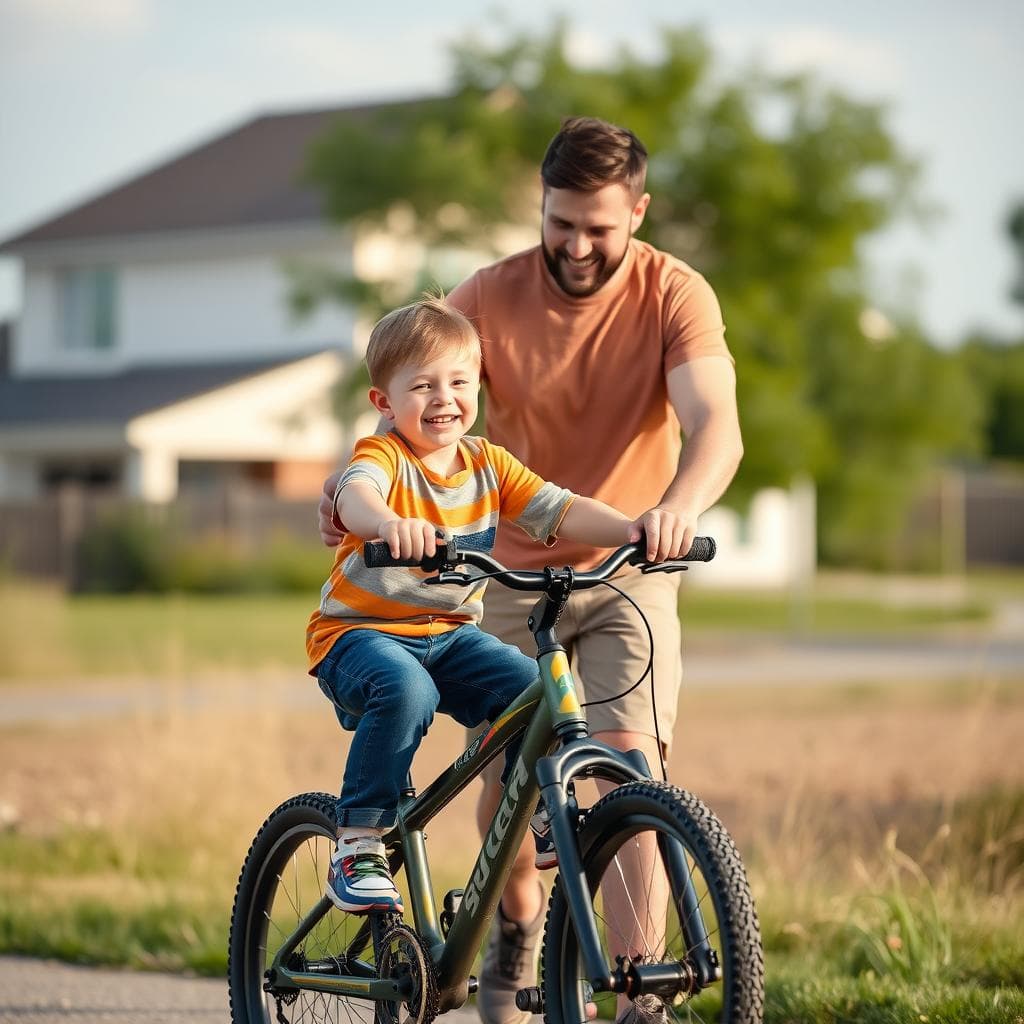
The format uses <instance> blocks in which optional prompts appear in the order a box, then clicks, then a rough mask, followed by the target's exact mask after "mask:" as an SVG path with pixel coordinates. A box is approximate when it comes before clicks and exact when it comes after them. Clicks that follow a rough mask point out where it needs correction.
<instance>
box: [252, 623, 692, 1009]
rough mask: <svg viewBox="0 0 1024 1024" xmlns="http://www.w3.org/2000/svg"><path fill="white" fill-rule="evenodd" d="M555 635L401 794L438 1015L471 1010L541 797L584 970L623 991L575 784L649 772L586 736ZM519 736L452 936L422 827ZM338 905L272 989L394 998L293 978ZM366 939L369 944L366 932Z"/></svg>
mask: <svg viewBox="0 0 1024 1024" xmlns="http://www.w3.org/2000/svg"><path fill="white" fill-rule="evenodd" d="M546 636H547V638H548V642H547V643H544V642H542V638H541V634H540V632H538V644H539V646H540V649H541V653H539V654H538V656H537V662H538V669H539V672H538V676H537V678H536V679H535V680H534V682H533V683H532V684H531V685H530V686H529V687H528V688H527V689H526V690H524V691H523V693H522V694H520V695H519V697H518V698H517V699H516V700H515V701H514V702H513V703H512V704H511V705H509V707H508V708H507V709H506V710H505V712H504V713H503V714H502V715H501V717H500V718H499V719H498V720H497V721H496V722H494V724H493V725H492V726H490V728H488V729H487V730H486V731H484V732H482V733H481V734H480V735H479V736H477V737H476V738H475V739H474V740H473V742H472V743H471V744H470V745H469V747H467V749H466V750H465V751H464V752H463V753H462V754H461V755H460V756H459V757H458V758H456V760H455V761H454V763H452V764H451V765H450V766H449V767H448V768H447V769H445V771H444V772H443V773H442V774H441V775H440V776H439V777H438V778H437V779H436V780H435V781H434V782H433V783H431V784H430V785H429V786H428V787H427V788H426V789H425V790H424V791H423V792H422V793H421V794H419V795H418V796H417V795H415V792H414V791H413V790H412V789H411V788H410V789H409V790H407V791H406V792H405V793H404V794H403V796H402V799H401V801H400V804H399V808H398V815H397V822H396V824H395V826H394V828H393V829H391V830H390V831H389V832H388V833H387V834H386V835H385V836H384V842H385V845H386V846H387V848H388V850H389V851H391V852H390V856H391V861H392V868H393V869H394V868H396V867H397V866H398V865H399V864H401V863H403V862H404V865H405V869H406V878H407V881H408V888H409V902H410V906H411V910H412V915H413V920H414V922H415V925H416V930H417V932H418V933H419V935H420V936H421V938H422V939H423V940H424V942H425V943H426V944H427V946H428V947H429V949H430V953H431V958H432V959H433V961H434V964H435V967H436V971H437V982H438V993H439V999H440V1010H441V1012H444V1011H445V1010H448V1009H452V1008H454V1007H458V1006H461V1005H463V1003H465V1001H466V999H467V998H468V996H469V991H470V971H471V969H472V965H473V961H474V959H475V957H476V955H477V952H478V951H479V949H480V946H481V943H482V942H483V939H484V936H485V933H486V931H487V929H488V927H489V926H490V923H491V920H492V919H493V917H494V913H495V911H496V909H497V906H498V901H499V899H500V898H501V893H502V891H503V889H504V888H505V884H506V882H507V881H508V877H509V875H510V873H511V870H512V864H513V862H514V860H515V856H516V853H517V852H518V850H519V847H520V846H521V844H522V842H523V839H524V837H525V836H526V832H527V830H528V828H529V822H530V818H531V816H532V815H533V812H534V809H535V807H536V804H537V800H538V795H539V794H543V800H544V805H545V807H546V808H547V811H548V814H549V817H550V820H551V829H552V834H553V838H554V841H555V846H556V849H557V850H558V856H559V871H560V873H561V876H562V881H563V885H564V886H565V890H566V894H567V897H568V900H569V908H570V913H571V915H572V918H573V923H574V925H575V928H576V934H577V936H578V939H579V943H580V953H581V957H582V960H583V964H584V967H585V970H586V973H587V974H588V975H589V977H590V979H591V983H592V984H593V986H594V988H595V990H598V991H606V990H611V989H615V988H619V987H621V982H617V981H616V979H615V977H614V975H613V967H612V965H609V964H608V963H607V962H606V959H605V956H604V954H603V953H602V950H601V946H600V940H599V936H598V930H597V923H596V920H595V917H594V908H593V904H592V900H591V897H590V892H589V888H588V885H587V880H586V876H585V874H584V871H583V868H582V866H581V863H580V857H579V851H578V849H577V844H576V841H575V832H576V827H577V820H576V814H575V807H574V801H573V799H572V793H571V789H572V782H573V780H574V779H575V778H579V777H592V776H599V777H601V778H605V779H609V780H611V781H614V782H628V781H633V780H642V779H649V778H650V772H649V770H648V768H647V765H646V761H645V759H644V758H643V755H642V754H640V753H639V751H631V752H629V753H622V752H621V751H617V750H614V749H613V748H611V747H609V746H607V745H606V744H604V743H601V742H600V741H598V740H594V739H592V738H591V737H590V736H589V733H588V732H587V726H586V720H585V718H584V716H583V712H582V710H581V708H580V705H579V701H578V698H577V695H576V688H575V683H574V681H573V678H572V674H571V672H570V670H569V663H568V659H567V657H566V655H565V651H564V649H563V648H562V647H561V646H560V645H559V644H558V643H557V639H555V638H554V633H553V622H552V628H551V631H550V632H549V633H547V634H546ZM520 735H523V742H522V746H521V748H520V750H519V753H518V755H517V757H516V760H515V762H514V763H513V765H512V766H511V768H510V770H509V773H508V778H507V779H506V783H505V790H504V794H503V796H502V800H501V803H500V804H499V807H498V810H497V813H496V814H495V817H494V820H493V821H492V822H491V825H490V827H489V828H488V830H487V834H486V836H485V837H484V839H483V843H482V845H481V849H480V854H479V856H478V857H477V860H476V863H475V865H474V867H473V869H472V871H471V872H470V875H469V879H468V881H467V883H466V887H465V889H464V895H463V898H462V902H461V905H460V906H459V908H458V910H457V911H456V913H455V915H454V917H453V919H452V922H451V926H450V928H449V929H448V934H447V936H444V935H443V934H442V930H441V924H440V919H439V916H438V913H437V906H436V903H435V900H434V894H433V885H432V882H431V877H430V870H429V865H428V860H427V854H426V845H425V842H424V828H425V827H426V825H427V824H428V823H429V822H430V821H431V819H433V818H434V817H435V816H436V815H437V814H438V813H439V812H440V811H441V810H442V809H443V808H444V807H446V806H447V805H448V804H449V803H450V802H451V801H452V800H453V799H455V797H456V796H458V795H459V793H461V792H462V790H463V789H465V788H466V786H467V785H469V783H470V782H472V781H473V780H474V779H475V778H477V776H479V775H480V773H481V772H482V771H483V769H484V768H485V767H486V766H487V765H488V764H489V763H490V762H491V761H492V760H493V759H494V758H495V757H498V756H499V755H500V754H502V753H503V752H504V750H505V749H506V747H508V745H509V744H510V743H511V742H512V741H513V740H514V739H515V738H516V737H517V736H520ZM556 748H557V749H556ZM670 870H672V871H673V874H675V875H677V884H678V885H679V888H680V889H681V890H682V891H683V892H684V896H685V898H684V903H687V904H689V906H690V908H691V913H692V912H694V911H695V912H696V918H695V919H694V929H693V930H694V932H695V938H696V940H697V944H698V945H701V946H704V945H706V944H707V935H706V932H705V931H704V924H703V920H702V919H701V917H700V913H699V908H697V903H696V896H695V894H694V892H693V888H692V883H691V882H690V880H689V875H688V874H687V872H686V868H685V864H683V865H682V867H681V868H680V867H679V865H678V863H677V864H676V865H675V866H674V867H672V866H671V862H670ZM332 907H333V904H332V903H331V902H330V900H329V899H328V898H327V897H326V896H325V897H323V898H322V899H321V900H320V902H319V903H318V904H317V906H316V907H315V908H314V909H313V910H312V911H311V912H310V913H309V914H308V915H307V916H306V918H305V919H304V920H303V921H302V922H300V924H299V926H298V928H297V929H296V930H295V932H293V933H292V935H291V936H289V938H288V939H287V940H286V941H285V943H284V944H283V945H282V946H281V948H280V949H279V950H278V952H277V954H276V956H275V957H274V962H273V964H272V965H271V966H270V968H269V970H268V972H267V973H268V976H269V977H270V978H271V979H272V981H273V984H274V986H275V987H277V988H296V989H307V990H312V991H319V992H326V993H331V994H334V995H338V996H346V997H350V998H360V999H366V1000H378V999H381V1000H394V999H395V998H397V997H398V996H399V995H400V993H399V991H398V987H397V985H396V983H395V982H394V981H393V980H392V979H389V978H376V977H371V976H365V977H355V976H349V975H344V974H337V973H326V972H323V973H322V972H314V971H293V970H290V969H289V968H288V967H287V964H288V962H289V959H290V958H291V956H292V954H293V952H294V951H295V950H296V949H297V947H298V946H299V944H300V943H301V942H302V940H303V939H304V938H305V936H306V935H307V934H308V933H309V932H310V931H311V930H312V929H313V928H314V927H315V925H316V924H317V922H318V921H319V920H320V919H322V918H323V917H324V915H325V914H327V913H328V912H329V911H330V910H331V908H332ZM372 918H373V915H369V916H368V918H367V923H366V928H367V929H369V928H372V927H373V926H374V925H373V922H372ZM360 933H361V935H362V936H363V937H364V938H365V935H366V934H367V933H366V932H365V931H364V930H363V929H360Z"/></svg>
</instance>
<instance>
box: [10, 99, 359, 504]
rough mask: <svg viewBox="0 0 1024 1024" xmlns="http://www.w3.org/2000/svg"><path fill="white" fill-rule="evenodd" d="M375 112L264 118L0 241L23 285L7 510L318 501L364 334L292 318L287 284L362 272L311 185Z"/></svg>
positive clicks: (349, 322)
mask: <svg viewBox="0 0 1024 1024" xmlns="http://www.w3.org/2000/svg"><path fill="white" fill-rule="evenodd" d="M368 109H371V108H349V109H345V110H322V111H312V112H302V113H296V114H284V115H275V116H266V117H258V118H256V119H255V120H253V121H250V122H248V123H246V124H244V125H242V126H240V127H238V128H236V129H234V130H232V131H229V132H227V133H225V134H223V135H221V136H219V137H217V138H215V139H213V140H211V141H209V142H206V143H204V144H202V145H200V146H198V147H196V148H195V149H192V150H190V151H189V152H187V153H184V154H183V155H181V156H179V157H177V158H176V159H172V160H170V161H168V162H166V163H164V164H162V165H160V166H159V167H156V168H154V169H153V170H151V171H149V172H148V173H144V174H142V175H139V176H138V177H135V178H132V179H131V180H129V181H127V182H125V183H124V184H122V185H121V186H119V187H117V188H114V189H112V190H110V191H108V192H105V193H103V194H102V195H99V196H97V197H95V198H94V199H91V200H89V201H87V202H85V203H82V204H81V205H79V206H76V207H75V208H73V209H71V210H68V211H66V212H64V213H61V214H60V215H58V216H56V217H54V218H52V219H51V220H48V221H46V222H45V223H43V224H39V225H37V226H36V227H34V228H31V229H30V230H28V231H25V232H23V233H21V234H19V235H17V236H16V237H13V238H10V239H7V240H6V241H5V242H3V244H2V245H0V251H2V252H4V253H5V254H10V255H14V256H16V257H19V258H20V259H21V261H22V263H23V269H24V273H23V278H24V302H23V308H22V310H21V314H20V316H19V318H18V320H17V321H16V322H15V324H14V325H13V330H12V332H11V341H10V344H9V346H7V362H8V366H7V367H6V372H5V373H4V375H3V376H0V499H3V498H27V497H32V496H36V495H39V494H41V493H44V492H45V491H46V490H47V489H48V488H49V487H51V486H53V485H55V484H59V483H61V482H64V481H69V480H74V481H79V482H82V483H85V484H87V485H89V484H103V485H114V486H116V487H119V488H120V489H121V490H122V491H124V492H125V493H127V494H130V495H134V496H138V497H143V498H147V499H151V500H158V501H164V500H168V499H169V498H171V497H173V496H174V494H175V493H176V491H177V488H178V485H179V483H181V484H189V483H193V484H200V483H202V482H203V481H204V480H210V479H212V478H216V477H220V478H223V477H232V476H234V477H243V478H247V479H249V480H250V481H251V482H253V483H254V484H257V485H264V486H267V487H269V488H271V489H272V490H273V491H274V492H276V493H278V494H281V495H294V496H298V495H308V494H310V493H313V492H314V491H315V489H316V488H317V487H318V486H319V484H318V481H322V479H323V475H324V469H325V468H326V467H328V466H334V465H336V464H337V461H338V459H339V457H340V455H341V454H342V452H343V450H344V445H345V438H344V437H343V436H342V433H343V432H342V430H341V429H340V428H339V426H338V424H337V421H336V419H335V417H334V416H333V415H332V414H331V411H330V405H329V400H330V394H331V390H332V387H333V385H334V384H335V382H336V381H337V380H338V378H339V376H340V374H341V373H342V372H343V371H344V368H345V366H346V365H347V364H348V363H349V362H351V358H350V357H351V353H352V344H353V331H354V325H355V318H354V314H353V313H352V312H351V311H346V310H344V309H342V308H340V307H337V306H334V307H331V308H327V307H324V308H322V309H321V310H319V311H317V312H316V313H314V314H313V315H312V316H310V317H309V318H306V319H303V320H297V319H296V318H295V317H294V316H293V315H292V314H291V312H290V308H289V303H288V291H289V287H290V282H289V277H288V274H287V270H286V268H287V267H288V266H289V264H290V263H292V262H294V261H296V260H304V261H310V260H313V261H317V262H318V263H321V264H324V263H326V264H330V265H333V266H334V267H335V268H337V269H338V270H340V271H342V272H346V273H351V272H352V270H353V265H354V263H353V261H354V255H353V253H354V243H353V237H352V234H351V232H347V231H344V230H341V229H339V228H337V227H336V226H331V225H329V224H328V222H327V220H326V218H325V217H324V215H323V210H322V205H321V200H320V197H319V195H318V194H317V193H316V191H315V190H314V189H313V188H312V187H311V186H309V185H308V184H305V183H304V182H303V181H302V171H303V165H304V161H305V157H306V153H307V151H308V148H309V145H310V143H311V142H312V141H313V140H314V139H315V138H316V137H318V136H319V135H321V134H323V133H324V132H325V131H327V130H328V129H329V127H330V125H331V123H332V122H333V121H335V120H336V119H337V118H338V117H357V116H359V115H360V114H361V113H362V112H363V111H365V110H368Z"/></svg>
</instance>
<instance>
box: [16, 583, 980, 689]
mask: <svg viewBox="0 0 1024 1024" xmlns="http://www.w3.org/2000/svg"><path fill="white" fill-rule="evenodd" d="M316 599H317V595H316V594H315V593H311V594H309V595H302V594H280V595H276V594H252V595H220V594H168V595H147V594H140V595H126V596H79V597H69V596H67V595H65V594H63V593H62V592H61V591H59V590H58V589H57V588H56V587H48V586H41V585H38V584H29V583H25V582H19V581H12V580H10V579H8V580H4V579H3V578H0V681H2V680H3V679H5V678H6V679H45V678H48V677H49V678H59V677H64V678H81V677H89V676H111V675H146V676H153V675H156V676H172V677H173V676H183V675H190V674H195V673H216V672H218V671H223V670H242V669H249V668H252V667H253V666H259V667H260V668H261V669H281V668H284V669H296V668H298V669H301V667H302V665H303V662H304V657H305V652H304V649H303V636H304V633H305V626H306V621H307V619H308V617H309V614H310V612H311V611H312V609H313V607H314V605H315V602H316ZM680 605H681V614H682V615H683V617H684V621H685V622H686V625H687V629H688V636H689V638H690V639H691V640H699V639H700V638H701V636H702V635H707V636H713V635H717V634H720V633H722V632H730V631H738V632H750V631H769V630H770V631H784V632H793V631H799V632H809V633H836V632H861V633H890V634H891V633H892V632H894V631H899V630H907V629H914V630H918V629H929V628H936V627H941V626H944V625H948V624H949V623H953V622H956V623H978V622H981V621H983V620H984V619H985V618H986V617H987V616H988V615H989V613H990V612H989V604H988V602H987V601H986V600H985V598H984V595H981V596H971V597H970V598H969V599H966V600H964V601H960V602H957V603H954V604H953V605H942V604H933V603H921V604H912V605H898V606H893V605H889V604H885V603H883V602H881V601H878V600H869V599H864V598H853V597H848V596H843V595H841V594H839V595H837V594H831V593H827V592H820V593H817V594H815V595H813V596H812V597H811V598H810V599H809V600H808V601H805V602H795V601H794V600H793V599H792V598H791V597H790V596H789V595H787V594H779V593H775V592H772V593H745V592H720V591H715V590H702V589H687V590H685V591H684V593H683V596H682V598H681V602H680Z"/></svg>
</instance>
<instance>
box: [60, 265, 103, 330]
mask: <svg viewBox="0 0 1024 1024" xmlns="http://www.w3.org/2000/svg"><path fill="white" fill-rule="evenodd" d="M60 308H61V341H62V343H63V346H64V348H68V349H112V348H114V346H115V345H116V344H117V274H116V272H115V271H114V270H113V268H111V267H87V268H80V269H75V270H65V271H63V272H62V274H61V278H60Z"/></svg>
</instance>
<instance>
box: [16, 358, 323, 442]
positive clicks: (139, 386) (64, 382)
mask: <svg viewBox="0 0 1024 1024" xmlns="http://www.w3.org/2000/svg"><path fill="white" fill-rule="evenodd" d="M309 355H310V353H304V354H302V355H290V356H287V357H282V358H277V359H263V360H247V361H244V362H238V361H235V362H231V363H201V364H200V363H184V364H179V365H174V366H140V367H135V368H133V369H129V370H123V371H122V372H121V373H115V374H110V375H105V376H102V377H97V376H92V377H86V376H82V377H44V376H39V377H3V378H0V429H3V428H14V427H23V428H24V427H39V426H46V427H53V426H60V425H68V424H81V425H86V424H89V425H98V424H123V423H127V422H128V421H129V420H132V419H134V418H135V417H136V416H141V415H142V414H143V413H147V412H152V411H153V410H155V409H160V408H163V407H164V406H168V405H173V404H174V403H176V402H181V401H184V400H185V399H188V398H195V397H197V396H198V395H202V394H206V393H208V392H210V391H216V390H217V389H218V388H222V387H226V386H227V385H229V384H234V383H237V382H238V381H241V380H244V379H246V378H248V377H253V376H255V375H257V374H260V373H265V372H266V371H268V370H273V369H277V368H278V367H281V366H284V365H286V364H288V363H293V362H297V361H298V360H300V359H306V358H308V357H309Z"/></svg>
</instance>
